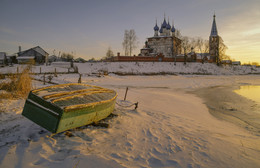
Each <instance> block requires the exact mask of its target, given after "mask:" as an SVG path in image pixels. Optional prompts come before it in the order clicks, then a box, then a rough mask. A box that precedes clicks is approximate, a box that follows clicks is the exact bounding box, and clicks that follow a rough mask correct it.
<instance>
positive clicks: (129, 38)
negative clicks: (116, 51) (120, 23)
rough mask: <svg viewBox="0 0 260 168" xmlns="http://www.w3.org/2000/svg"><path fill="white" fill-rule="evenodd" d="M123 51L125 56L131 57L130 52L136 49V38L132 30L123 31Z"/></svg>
mask: <svg viewBox="0 0 260 168" xmlns="http://www.w3.org/2000/svg"><path fill="white" fill-rule="evenodd" d="M122 45H123V48H124V50H125V55H128V54H129V55H130V56H131V55H132V52H133V50H134V49H136V47H137V36H136V34H135V30H134V29H130V30H125V34H124V41H123V43H122Z"/></svg>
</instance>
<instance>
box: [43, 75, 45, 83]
mask: <svg viewBox="0 0 260 168" xmlns="http://www.w3.org/2000/svg"><path fill="white" fill-rule="evenodd" d="M43 84H44V85H45V73H44V75H43Z"/></svg>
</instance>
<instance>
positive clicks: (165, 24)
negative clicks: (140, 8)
mask: <svg viewBox="0 0 260 168" xmlns="http://www.w3.org/2000/svg"><path fill="white" fill-rule="evenodd" d="M166 27H167V23H166V20H165V19H164V21H163V24H162V28H166Z"/></svg>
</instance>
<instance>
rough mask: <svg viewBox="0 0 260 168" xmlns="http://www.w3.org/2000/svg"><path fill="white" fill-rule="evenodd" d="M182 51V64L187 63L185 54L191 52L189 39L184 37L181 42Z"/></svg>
mask: <svg viewBox="0 0 260 168" xmlns="http://www.w3.org/2000/svg"><path fill="white" fill-rule="evenodd" d="M181 46H182V50H183V53H184V64H186V62H187V52H188V51H191V38H189V37H187V36H184V37H182V41H181Z"/></svg>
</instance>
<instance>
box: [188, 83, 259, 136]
mask: <svg viewBox="0 0 260 168" xmlns="http://www.w3.org/2000/svg"><path fill="white" fill-rule="evenodd" d="M240 86H241V85H234V86H213V87H208V88H200V89H197V90H194V91H190V93H192V94H195V95H196V96H198V97H199V98H201V99H202V100H203V103H204V104H205V105H206V106H207V108H208V110H209V113H210V114H211V115H212V116H214V117H216V118H217V119H220V120H224V121H227V122H231V123H233V124H235V125H238V126H240V127H242V128H244V129H246V130H247V131H249V132H251V133H252V134H254V135H257V136H260V114H258V113H255V112H254V111H255V110H259V109H255V107H257V106H256V102H254V101H253V100H250V99H247V98H246V97H243V96H241V95H239V94H237V93H235V92H234V90H237V89H239V87H240ZM257 119H258V120H257Z"/></svg>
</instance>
